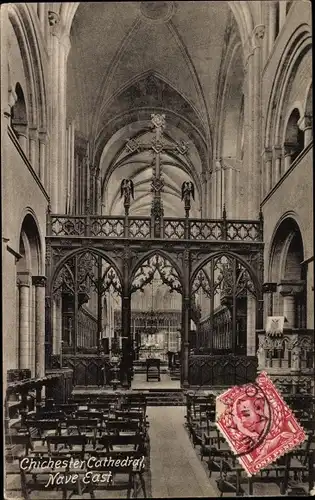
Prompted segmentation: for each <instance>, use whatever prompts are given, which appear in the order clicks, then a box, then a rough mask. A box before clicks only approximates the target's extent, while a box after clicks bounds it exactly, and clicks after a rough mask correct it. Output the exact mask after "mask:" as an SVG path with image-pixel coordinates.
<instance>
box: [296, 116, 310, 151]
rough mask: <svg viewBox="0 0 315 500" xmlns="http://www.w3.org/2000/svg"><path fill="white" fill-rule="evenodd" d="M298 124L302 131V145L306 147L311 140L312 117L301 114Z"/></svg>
mask: <svg viewBox="0 0 315 500" xmlns="http://www.w3.org/2000/svg"><path fill="white" fill-rule="evenodd" d="M298 126H299V128H300V130H302V131H303V132H304V147H306V146H308V145H309V143H310V142H311V141H312V140H313V128H312V117H311V116H308V115H305V116H302V118H300V120H299V121H298Z"/></svg>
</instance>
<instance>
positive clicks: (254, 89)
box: [244, 24, 265, 218]
mask: <svg viewBox="0 0 315 500" xmlns="http://www.w3.org/2000/svg"><path fill="white" fill-rule="evenodd" d="M264 34H265V26H264V25H262V24H260V25H257V26H255V28H254V30H253V32H252V34H251V38H250V40H249V43H250V46H249V47H248V54H247V59H246V65H245V82H244V83H245V85H244V94H245V100H244V127H245V130H247V131H248V133H247V148H246V151H245V157H244V164H245V165H247V170H246V174H247V183H246V184H247V215H246V216H247V217H249V218H255V217H257V214H258V213H259V206H260V198H261V189H260V186H261V182H262V179H261V166H260V164H261V157H260V144H261V132H260V127H261V125H260V116H261V66H262V61H261V59H262V56H261V53H262V49H261V44H262V40H263V38H264Z"/></svg>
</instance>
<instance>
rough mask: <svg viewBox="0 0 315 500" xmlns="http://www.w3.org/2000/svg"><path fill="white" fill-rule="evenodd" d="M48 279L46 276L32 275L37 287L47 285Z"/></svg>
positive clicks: (33, 282)
mask: <svg viewBox="0 0 315 500" xmlns="http://www.w3.org/2000/svg"><path fill="white" fill-rule="evenodd" d="M46 281H47V278H46V276H33V277H32V284H33V285H35V286H36V287H37V286H38V287H45V286H46Z"/></svg>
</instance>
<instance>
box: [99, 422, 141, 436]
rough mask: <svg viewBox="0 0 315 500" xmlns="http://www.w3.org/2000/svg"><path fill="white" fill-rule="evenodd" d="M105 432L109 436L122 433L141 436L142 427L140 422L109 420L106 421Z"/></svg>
mask: <svg viewBox="0 0 315 500" xmlns="http://www.w3.org/2000/svg"><path fill="white" fill-rule="evenodd" d="M105 432H106V433H109V434H120V433H122V432H124V433H133V434H140V433H141V426H140V422H139V421H133V420H107V421H105Z"/></svg>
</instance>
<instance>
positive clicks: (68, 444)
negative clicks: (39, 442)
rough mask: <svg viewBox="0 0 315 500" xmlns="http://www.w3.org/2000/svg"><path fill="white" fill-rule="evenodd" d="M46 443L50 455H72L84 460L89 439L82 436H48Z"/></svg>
mask: <svg viewBox="0 0 315 500" xmlns="http://www.w3.org/2000/svg"><path fill="white" fill-rule="evenodd" d="M46 441H47V447H48V454H49V455H53V454H54V455H58V454H59V455H65V454H66V455H69V453H71V455H72V456H76V457H77V458H80V459H81V460H84V456H85V452H86V447H87V445H88V442H89V438H88V437H87V436H81V435H67V436H64V435H63V436H47V438H46ZM74 447H75V448H74ZM59 459H60V456H59Z"/></svg>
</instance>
